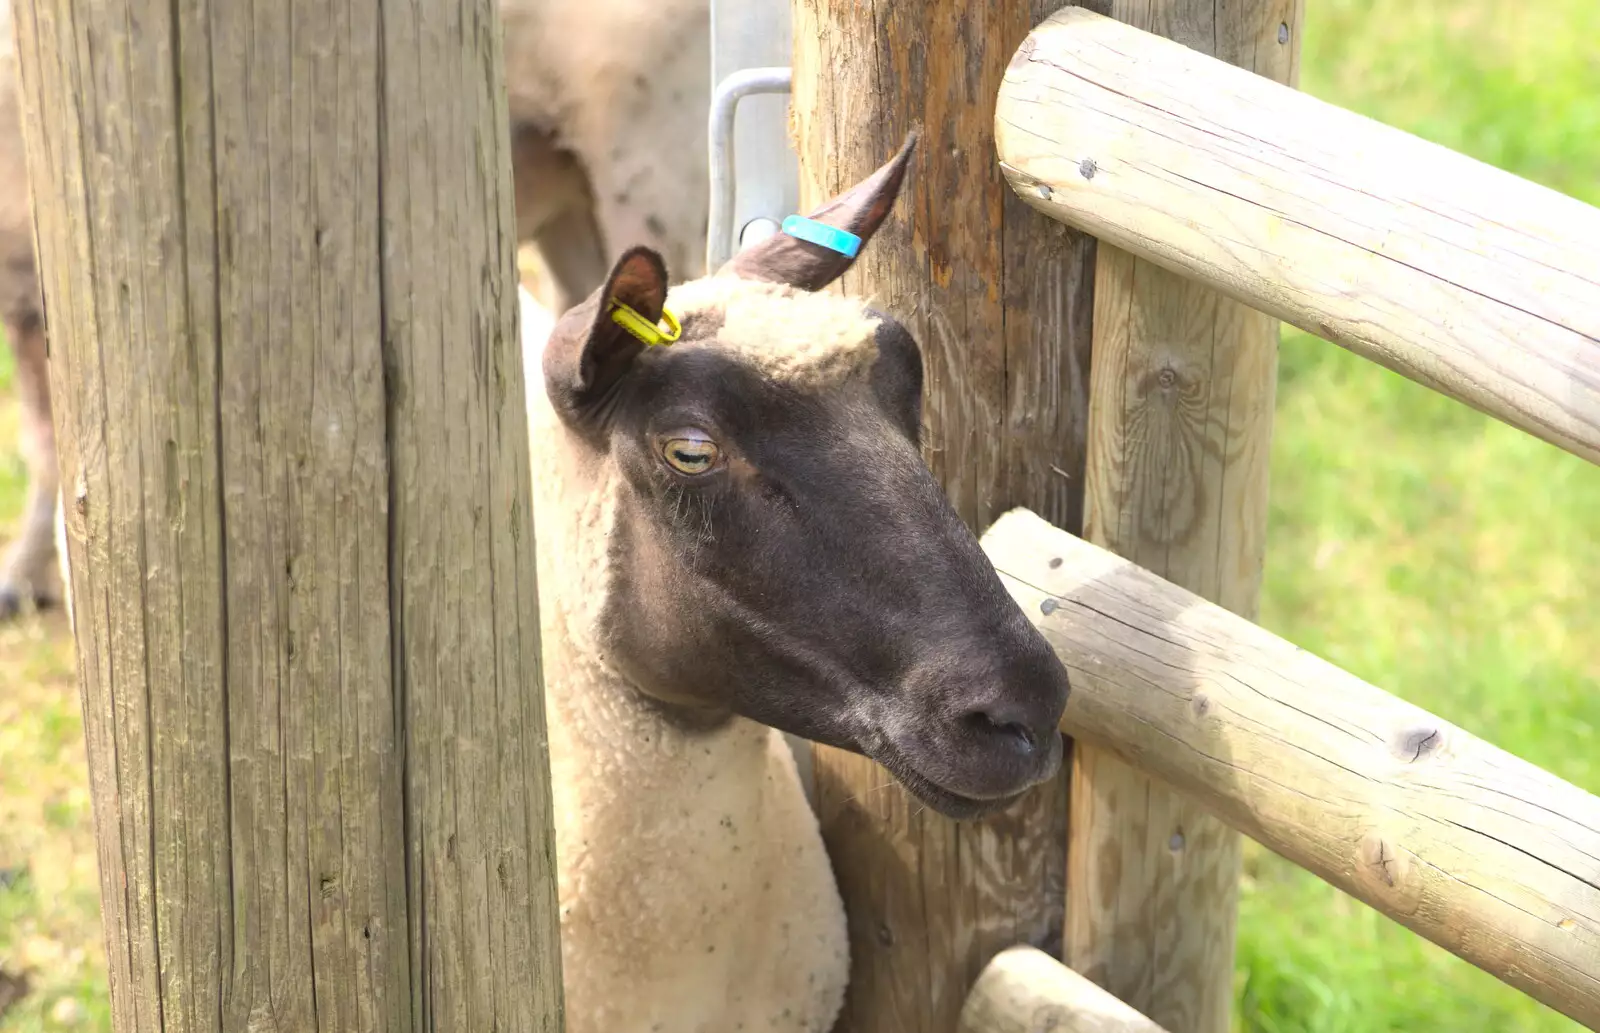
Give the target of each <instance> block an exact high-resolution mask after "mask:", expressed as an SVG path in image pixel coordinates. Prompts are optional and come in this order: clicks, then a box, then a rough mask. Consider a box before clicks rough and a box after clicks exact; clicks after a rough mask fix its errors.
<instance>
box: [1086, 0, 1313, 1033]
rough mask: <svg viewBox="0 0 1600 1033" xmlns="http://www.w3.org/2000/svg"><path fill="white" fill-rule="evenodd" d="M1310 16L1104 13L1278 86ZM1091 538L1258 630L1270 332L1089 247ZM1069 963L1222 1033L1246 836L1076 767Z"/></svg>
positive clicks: (1147, 791) (1273, 338)
mask: <svg viewBox="0 0 1600 1033" xmlns="http://www.w3.org/2000/svg"><path fill="white" fill-rule="evenodd" d="M1303 13H1304V0H1263V2H1260V3H1248V4H1245V3H1224V4H1217V3H1214V2H1213V0H1115V2H1114V3H1113V4H1112V9H1111V14H1112V15H1113V16H1114V17H1116V18H1118V19H1119V20H1121V21H1125V22H1128V23H1129V24H1132V25H1134V26H1136V27H1138V28H1141V29H1145V30H1147V31H1151V32H1156V33H1159V34H1161V35H1164V36H1168V37H1170V38H1172V39H1175V40H1177V41H1179V42H1181V43H1184V44H1186V45H1188V46H1190V47H1193V48H1195V49H1197V50H1201V51H1204V52H1205V53H1208V54H1211V55H1213V56H1215V57H1218V58H1221V59H1223V60H1226V61H1230V62H1232V63H1234V64H1238V65H1242V66H1243V67H1246V68H1250V69H1252V70H1253V71H1255V72H1257V73H1260V74H1262V75H1266V76H1269V77H1271V78H1274V79H1277V80H1278V81H1280V82H1288V83H1290V84H1293V83H1294V82H1295V80H1296V78H1297V70H1298V63H1299V61H1298V55H1299V47H1300V29H1301V24H1302V22H1303ZM1094 289H1095V303H1094V345H1093V347H1094V360H1095V361H1094V370H1093V375H1092V378H1091V381H1092V383H1091V401H1090V405H1089V457H1088V471H1087V481H1088V486H1087V497H1086V499H1085V502H1084V509H1085V516H1084V526H1085V537H1087V538H1088V539H1089V540H1090V541H1092V542H1094V543H1095V544H1097V545H1102V546H1105V547H1106V548H1109V549H1111V550H1113V551H1115V552H1117V553H1120V554H1121V555H1123V556H1126V557H1128V558H1129V559H1131V560H1133V561H1134V562H1136V563H1138V564H1140V565H1141V566H1143V567H1145V568H1147V569H1149V570H1151V571H1154V572H1155V573H1157V574H1159V575H1161V576H1162V577H1165V578H1167V579H1168V580H1170V581H1173V582H1176V583H1177V584H1179V585H1182V586H1183V587H1185V588H1188V589H1189V590H1191V591H1193V592H1195V593H1196V594H1199V595H1202V596H1205V597H1206V598H1207V599H1210V600H1211V601H1213V602H1216V603H1219V604H1221V605H1222V606H1225V607H1227V608H1228V609H1230V610H1233V611H1234V612H1236V613H1240V614H1243V615H1245V616H1254V614H1255V611H1256V603H1257V597H1258V594H1259V590H1260V585H1261V564H1262V555H1263V550H1264V545H1265V532H1266V522H1267V471H1268V459H1269V446H1270V441H1271V434H1272V416H1273V402H1274V398H1275V389H1276V376H1277V355H1278V322H1277V320H1275V319H1271V318H1269V317H1267V316H1264V315H1261V314H1260V313H1258V312H1255V311H1252V310H1251V309H1248V308H1246V307H1245V306H1243V305H1241V304H1239V303H1238V302H1235V301H1231V300H1229V299H1227V298H1224V297H1223V296H1222V295H1220V294H1217V293H1215V292H1213V291H1211V290H1208V289H1206V288H1204V287H1201V286H1198V285H1197V284H1194V283H1192V282H1190V281H1188V280H1184V279H1182V278H1181V277H1179V276H1177V275H1175V274H1173V273H1170V272H1167V271H1165V270H1163V269H1161V268H1159V267H1157V266H1155V265H1151V264H1149V263H1147V262H1144V261H1142V260H1139V259H1136V258H1134V257H1133V256H1131V255H1129V254H1128V253H1126V252H1124V251H1120V250H1118V249H1116V248H1113V247H1110V246H1109V245H1105V244H1102V245H1101V246H1100V248H1099V250H1098V261H1097V270H1096V276H1095V288H1094ZM1069 824H1070V827H1071V835H1070V841H1069V846H1068V862H1067V863H1068V868H1067V871H1068V875H1067V928H1066V950H1065V955H1064V957H1065V960H1066V962H1067V963H1068V964H1069V965H1071V966H1072V967H1073V968H1074V969H1076V970H1077V971H1079V972H1081V973H1083V974H1084V975H1086V976H1088V977H1089V978H1090V979H1092V980H1094V981H1095V982H1096V983H1098V984H1099V985H1101V986H1103V987H1105V988H1106V989H1107V990H1110V991H1111V992H1112V993H1113V994H1115V995H1116V996H1117V997H1119V998H1121V999H1122V1000H1123V1001H1125V1002H1127V1003H1128V1004H1130V1005H1132V1006H1133V1007H1134V1008H1136V1009H1138V1010H1139V1011H1140V1012H1142V1013H1144V1014H1145V1015H1147V1016H1149V1017H1150V1019H1151V1020H1152V1021H1154V1022H1156V1023H1157V1024H1159V1025H1160V1026H1162V1027H1164V1028H1166V1029H1170V1030H1172V1031H1173V1033H1226V1030H1227V1029H1228V1028H1229V1019H1228V1016H1229V1011H1230V1008H1231V1004H1232V997H1233V989H1232V981H1233V946H1234V925H1235V921H1236V919H1237V911H1238V880H1239V836H1238V834H1237V833H1235V832H1233V831H1231V830H1230V829H1228V828H1227V827H1226V826H1225V825H1223V824H1222V823H1221V822H1220V821H1218V820H1217V819H1215V818H1213V817H1211V816H1210V815H1209V814H1208V813H1207V812H1206V811H1204V810H1203V809H1202V808H1201V807H1200V806H1199V805H1198V804H1195V803H1193V802H1192V801H1190V800H1188V799H1186V798H1184V797H1182V796H1179V795H1178V794H1177V793H1175V792H1173V791H1172V790H1170V789H1167V788H1166V787H1164V786H1163V785H1161V784H1160V783H1157V782H1155V781H1153V780H1152V779H1150V778H1149V777H1148V776H1145V775H1143V774H1140V773H1139V772H1138V771H1136V770H1134V769H1133V768H1131V767H1129V766H1128V765H1126V764H1123V763H1122V762H1120V761H1118V760H1117V759H1116V758H1114V757H1113V756H1111V755H1110V754H1109V753H1106V752H1104V751H1102V750H1098V749H1095V748H1093V747H1091V746H1088V745H1082V744H1080V745H1079V747H1078V748H1077V749H1076V750H1075V751H1074V753H1073V772H1072V814H1071V819H1070V822H1069Z"/></svg>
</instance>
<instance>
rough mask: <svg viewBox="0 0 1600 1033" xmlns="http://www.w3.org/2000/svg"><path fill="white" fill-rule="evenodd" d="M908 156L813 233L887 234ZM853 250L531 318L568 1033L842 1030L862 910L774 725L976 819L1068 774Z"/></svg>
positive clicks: (908, 371)
mask: <svg viewBox="0 0 1600 1033" xmlns="http://www.w3.org/2000/svg"><path fill="white" fill-rule="evenodd" d="M911 148H912V142H911V141H908V143H907V146H906V147H905V148H904V149H903V150H902V151H901V153H900V154H898V155H896V157H895V158H894V159H893V160H892V161H891V162H889V163H888V164H887V165H885V166H884V167H883V168H882V169H880V170H879V171H878V172H877V173H875V174H874V175H873V176H871V177H869V178H868V179H867V180H865V181H863V182H862V183H861V184H858V185H857V186H856V187H855V188H853V189H851V190H850V191H848V192H846V193H845V194H844V195H842V196H840V197H839V198H836V199H834V200H833V201H831V202H829V203H827V204H825V205H823V206H822V207H821V208H820V209H818V210H817V212H814V213H813V215H812V217H813V218H816V219H818V220H820V221H824V222H826V223H828V224H830V225H833V226H836V227H840V228H843V229H846V230H848V231H849V232H852V233H854V234H856V235H857V236H859V237H861V238H862V239H863V241H864V242H870V237H871V236H872V233H873V231H874V230H876V228H877V226H878V224H879V222H880V221H881V220H882V219H883V217H884V215H885V214H886V213H887V211H888V210H889V208H890V206H891V205H892V204H893V203H894V200H895V197H896V195H897V194H898V191H899V189H900V185H901V181H902V178H903V176H904V172H905V168H906V164H907V162H908V161H909V155H910V154H911ZM851 261H852V259H848V258H844V257H843V256H841V255H840V254H837V253H835V252H832V251H829V250H827V249H826V248H823V247H819V246H817V245H814V244H810V243H806V242H804V241H801V240H798V239H796V238H794V237H789V236H787V235H784V234H779V235H777V236H774V237H771V238H768V239H767V240H764V241H762V242H760V243H758V244H756V245H754V246H753V247H752V248H749V249H747V250H745V251H743V252H741V253H740V254H739V255H738V256H737V257H736V258H735V259H734V260H733V261H732V262H731V263H729V265H728V266H726V267H724V268H723V269H721V270H719V271H717V273H715V274H714V275H711V276H705V277H701V278H699V279H695V280H691V281H689V282H685V283H680V284H678V285H676V286H674V287H672V288H671V289H670V291H669V289H668V286H667V283H668V280H667V273H666V269H665V266H664V264H663V262H662V261H661V259H660V257H659V255H657V254H656V253H655V252H654V251H652V250H651V249H649V248H647V247H635V248H631V249H629V250H628V251H627V252H625V253H624V254H623V255H622V256H621V258H620V259H619V260H618V261H617V262H616V264H615V265H614V267H613V268H612V270H611V272H610V274H609V275H608V277H607V280H606V283H605V285H604V287H603V288H601V289H600V290H597V291H595V292H594V293H592V294H591V295H590V296H589V298H588V299H586V300H585V301H584V302H583V303H582V304H580V305H577V306H575V307H573V308H571V309H570V310H568V311H567V312H566V313H565V314H564V315H562V316H561V318H560V319H559V320H556V321H554V323H553V325H551V322H550V321H549V319H548V318H544V319H541V317H540V316H539V315H538V314H537V313H536V312H534V313H531V314H530V317H525V322H526V327H527V328H528V329H526V330H525V337H524V350H525V354H524V367H525V369H526V371H527V391H528V411H529V428H530V435H531V438H532V440H533V441H534V442H535V443H536V444H537V447H535V448H533V449H531V462H532V464H533V484H534V492H535V495H534V513H535V519H536V523H537V538H538V556H539V585H540V608H541V616H542V642H543V648H544V651H545V668H544V673H545V679H546V701H547V702H546V713H547V717H548V722H549V742H550V758H551V771H552V784H553V788H554V799H555V823H556V857H557V868H558V881H559V899H560V909H561V934H562V951H563V970H564V978H565V989H566V995H567V1009H568V1010H567V1028H568V1029H569V1030H571V1031H573V1033H598V1031H601V1030H605V1031H619V1033H621V1031H646V1030H659V1031H663V1033H679V1031H682V1033H688V1031H702V1033H703V1031H713V1030H714V1031H719V1033H721V1031H731V1030H738V1029H745V1030H796V1031H814V1033H821V1031H824V1030H827V1029H829V1028H831V1026H832V1025H833V1023H834V1021H835V1018H836V1016H837V1014H838V1012H839V1010H840V1007H841V1004H842V1000H843V995H844V990H845V985H846V981H847V974H848V968H849V952H848V940H847V936H846V925H845V916H844V913H843V910H842V907H841V904H840V897H839V893H838V890H837V887H836V884H835V882H834V879H833V875H832V871H831V868H830V866H829V862H828V858H827V855H826V853H825V851H824V849H823V844H822V840H821V836H820V833H819V829H818V825H817V820H816V818H815V816H814V815H813V814H812V812H811V811H810V809H809V807H808V805H807V803H806V800H805V797H804V792H803V790H802V787H801V784H800V781H799V778H798V777H797V774H796V770H795V764H794V759H793V756H792V755H791V753H790V752H789V750H788V748H787V746H786V744H785V743H784V740H783V737H782V734H781V733H782V732H789V733H792V734H796V735H800V736H803V737H806V738H809V739H812V740H814V741H819V742H823V743H828V744H831V745H835V746H840V747H843V748H846V749H849V750H853V751H855V752H858V753H862V754H865V755H867V756H870V757H872V758H874V759H876V760H878V761H879V762H881V763H882V764H884V765H885V766H886V767H887V768H888V769H889V770H890V771H891V772H892V773H893V774H894V775H895V777H896V778H897V779H898V780H899V781H900V782H901V783H902V784H903V785H905V786H906V787H907V789H909V790H910V791H911V792H912V794H913V795H914V796H916V797H917V798H919V799H920V800H921V801H923V802H924V803H926V804H927V805H928V806H930V807H932V808H934V809H935V810H937V811H939V812H940V813H943V814H946V815H949V816H952V817H955V818H967V817H972V816H976V815H979V814H983V813H987V812H989V811H992V810H994V809H996V808H999V807H1003V806H1005V805H1007V804H1009V803H1010V802H1011V801H1013V800H1015V799H1016V798H1017V797H1018V795H1020V794H1021V793H1022V792H1025V791H1026V790H1027V789H1028V788H1030V787H1031V786H1033V785H1035V784H1037V783H1038V782H1039V781H1041V780H1043V779H1045V778H1047V777H1049V776H1050V775H1051V774H1052V773H1053V772H1054V771H1055V770H1056V769H1057V768H1058V766H1059V764H1060V759H1061V739H1060V736H1059V733H1058V732H1057V730H1056V723H1057V721H1058V720H1059V719H1060V716H1061V713H1062V710H1063V707H1064V704H1065V701H1066V696H1067V692H1068V688H1069V687H1068V682H1067V675H1066V671H1065V669H1064V668H1063V667H1062V666H1061V664H1060V662H1059V661H1058V660H1057V659H1056V657H1055V655H1054V654H1053V653H1052V652H1051V651H1050V649H1049V648H1048V646H1047V645H1046V644H1045V643H1044V640H1043V639H1042V638H1041V637H1040V635H1039V634H1038V632H1037V631H1036V630H1035V629H1034V628H1033V627H1032V625H1031V624H1030V622H1029V621H1028V620H1027V618H1026V617H1025V616H1024V615H1023V614H1022V612H1021V611H1020V610H1019V609H1018V608H1017V606H1016V604H1015V603H1014V602H1013V601H1012V600H1011V598H1010V597H1009V596H1008V595H1007V594H1006V592H1005V590H1004V589H1003V587H1002V586H1001V584H1000V581H999V578H998V576H997V575H996V574H995V572H994V570H993V568H992V567H991V566H990V565H989V563H988V561H987V560H986V559H985V558H984V555H983V553H982V552H981V550H980V549H979V546H978V543H977V541H976V539H975V538H974V537H973V535H972V534H971V532H970V531H969V530H968V529H967V528H966V527H965V526H964V525H963V524H962V523H961V522H960V520H959V518H958V517H957V516H956V514H955V513H954V511H953V510H952V508H951V507H950V505H949V503H948V501H947V500H946V498H945V496H944V494H943V492H942V491H941V489H940V487H939V485H938V484H937V483H936V482H935V480H934V479H933V477H932V475H931V473H929V471H928V468H927V467H926V466H925V465H924V463H923V461H922V456H921V451H920V445H919V436H920V426H921V392H922V364H921V353H920V350H919V347H918V345H917V343H916V342H915V340H914V339H913V338H912V337H911V335H910V333H909V332H908V331H907V330H906V329H905V327H903V326H902V325H901V324H899V323H898V322H896V321H895V320H894V319H892V318H891V317H889V316H887V315H885V314H883V313H881V312H877V311H874V310H872V309H869V308H866V307H864V306H862V305H861V304H860V303H858V302H855V301H852V300H849V299H847V298H845V297H843V296H842V295H839V294H837V293H833V292H824V291H823V290H822V288H824V287H826V286H827V285H828V284H829V283H831V282H832V281H834V280H835V279H836V278H837V277H838V276H839V275H840V274H841V273H842V272H843V271H844V270H845V268H846V267H848V266H849V265H850V263H851ZM612 302H619V303H621V304H622V305H625V306H628V307H629V308H632V309H633V310H635V311H637V312H638V313H640V314H641V315H642V318H643V319H644V320H645V322H647V323H651V324H653V323H655V322H656V320H658V319H659V318H661V316H662V314H663V311H664V310H670V311H671V312H673V313H675V314H676V316H677V318H678V320H679V321H680V323H681V328H682V329H681V337H680V338H679V339H678V341H677V342H676V343H673V344H670V345H669V346H667V347H645V346H644V344H642V343H641V342H640V341H639V340H637V339H635V337H634V336H632V335H631V334H630V333H629V332H627V331H625V330H624V329H622V328H621V327H619V325H618V324H617V323H616V322H615V319H614V318H613V317H612V312H613V308H612ZM525 311H526V310H525Z"/></svg>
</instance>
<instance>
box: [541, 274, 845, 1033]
mask: <svg viewBox="0 0 1600 1033" xmlns="http://www.w3.org/2000/svg"><path fill="white" fill-rule="evenodd" d="M696 289H698V288H693V289H690V290H689V291H688V293H687V294H685V295H682V296H683V297H690V296H693V295H694V293H695V290H696ZM522 311H523V327H524V336H523V363H524V368H525V371H526V377H527V390H528V413H529V426H530V432H531V433H532V435H533V439H534V441H535V442H538V443H539V447H537V448H534V449H533V450H532V451H533V480H534V516H535V520H536V525H537V526H536V530H537V534H538V540H539V587H540V612H541V617H542V624H543V642H544V650H545V668H544V675H545V685H546V690H545V697H546V714H547V719H548V721H549V734H550V757H551V767H552V774H553V791H554V797H555V821H556V857H557V864H558V868H559V873H560V874H559V882H560V899H561V916H562V917H561V923H562V924H561V937H562V963H563V969H564V979H565V987H566V994H567V1029H568V1030H569V1031H570V1033H633V1031H640V1033H645V1031H659V1033H691V1031H693V1033H729V1031H734V1030H739V1029H744V1030H752V1031H754V1030H793V1031H804V1033H823V1031H825V1030H827V1029H829V1028H830V1027H831V1026H832V1025H833V1022H834V1019H835V1017H836V1016H837V1014H838V1011H839V1008H840V1006H841V1005H842V1003H843V997H844V988H845V983H846V980H847V978H848V970H849V965H848V940H847V937H846V930H845V917H844V908H843V904H842V902H841V901H840V898H839V893H838V890H837V887H836V886H835V884H834V880H833V874H832V870H831V868H830V867H829V863H828V858H827V854H826V853H825V851H824V849H823V845H822V839H821V835H820V833H819V831H818V828H817V822H816V818H815V816H814V815H813V814H812V812H811V810H810V808H809V806H808V805H807V804H806V801H805V796H804V793H803V790H802V788H801V785H800V781H799V777H798V775H797V773H796V771H795V765H794V758H793V756H792V755H791V754H790V752H789V749H788V747H787V746H786V745H785V743H784V741H783V738H782V736H781V735H779V734H778V733H777V732H775V731H772V730H771V729H768V728H764V727H762V726H759V725H757V724H754V723H752V722H750V721H746V720H744V719H741V718H735V719H733V720H732V721H731V722H730V723H729V724H728V725H727V726H726V727H724V728H722V729H720V730H717V731H714V732H709V733H694V734H686V733H683V732H680V731H679V730H678V729H676V728H675V727H674V726H673V725H671V724H669V723H668V722H666V721H664V720H662V718H661V717H660V716H659V715H658V714H657V713H656V712H655V711H654V710H652V709H651V708H649V707H646V706H645V705H643V704H642V702H641V700H640V697H639V696H638V695H637V693H636V692H635V690H633V689H632V688H630V687H629V686H628V685H627V684H626V683H625V682H624V680H623V679H622V678H621V677H620V676H619V675H618V674H617V673H616V672H615V671H614V670H613V669H612V668H611V667H610V666H609V665H608V664H607V662H606V660H605V658H604V657H603V656H601V655H599V647H598V644H597V639H596V635H595V622H596V620H597V618H598V615H599V613H600V612H601V609H602V608H603V606H604V604H605V601H606V599H608V598H609V597H610V595H611V594H612V593H617V592H626V591H627V590H628V586H627V585H625V584H619V583H616V582H615V581H614V579H613V578H612V577H611V575H610V571H609V567H608V563H607V553H608V541H609V538H610V535H611V533H612V531H613V527H614V519H615V509H616V499H617V492H618V484H619V477H618V474H617V471H616V469H615V468H614V466H612V464H611V463H610V462H609V461H608V460H599V461H583V460H582V459H581V456H582V454H583V453H582V451H581V450H580V449H579V448H578V447H577V446H576V445H574V444H572V443H571V442H570V441H569V439H568V438H567V433H566V431H565V429H564V428H563V427H562V425H561V424H560V422H559V420H558V419H557V417H556V415H555V413H554V411H553V410H552V409H551V406H550V404H549V402H548V399H547V396H546V395H545V391H544V385H543V380H542V375H541V369H542V366H541V359H542V355H543V346H544V341H545V339H546V337H547V335H548V333H549V330H550V327H551V325H552V320H551V319H550V316H549V314H548V313H545V312H543V311H541V310H540V307H539V306H538V304H537V302H535V301H534V300H533V298H532V297H531V296H529V295H528V294H527V293H526V292H523V293H522Z"/></svg>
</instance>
